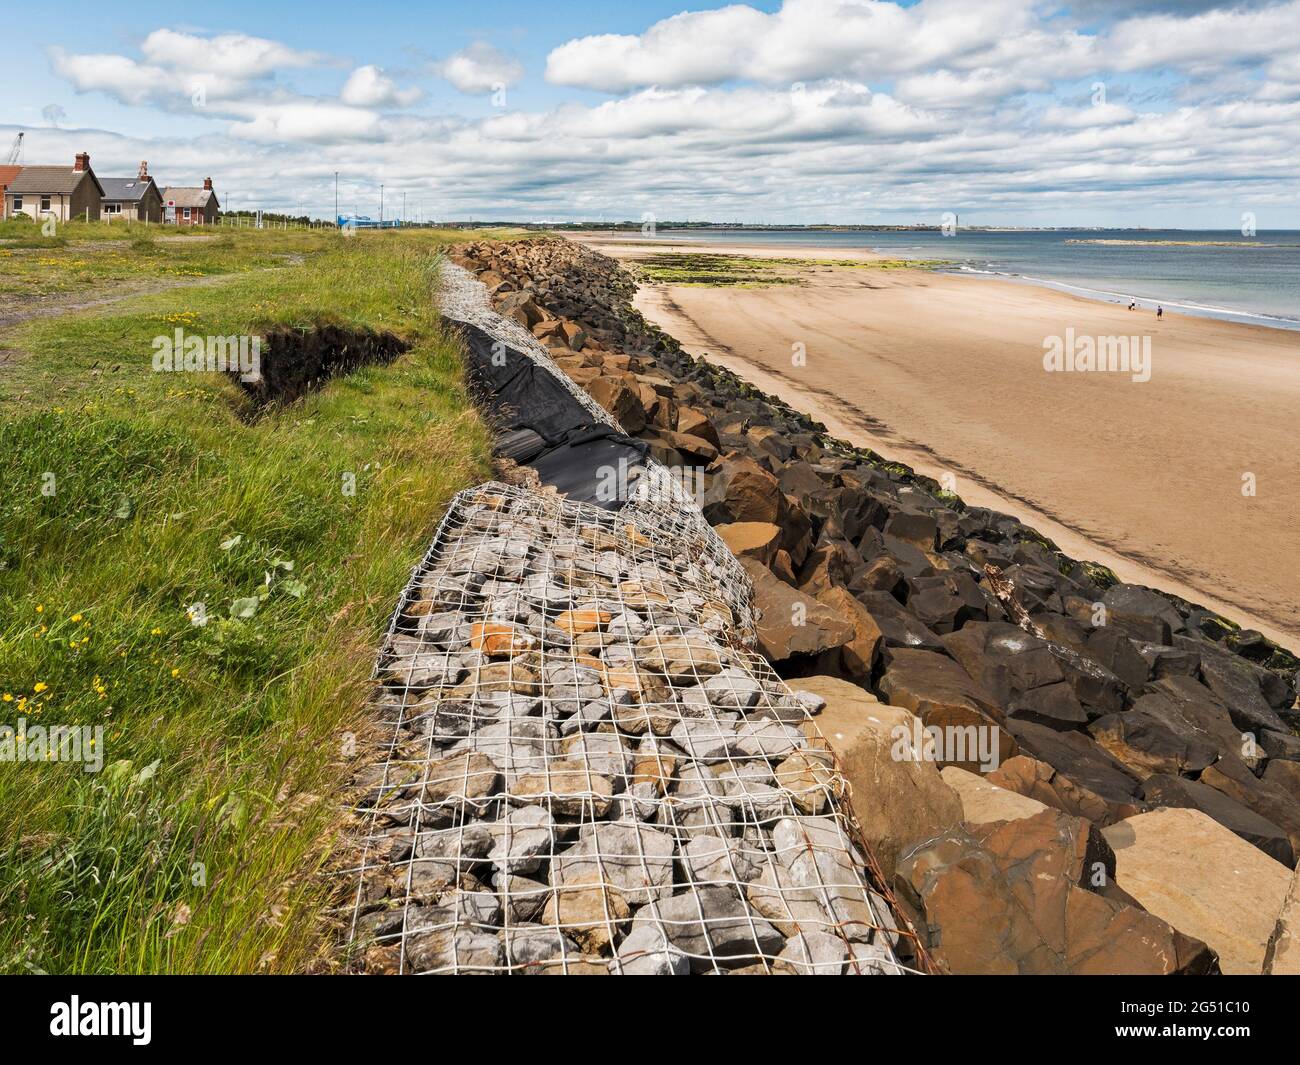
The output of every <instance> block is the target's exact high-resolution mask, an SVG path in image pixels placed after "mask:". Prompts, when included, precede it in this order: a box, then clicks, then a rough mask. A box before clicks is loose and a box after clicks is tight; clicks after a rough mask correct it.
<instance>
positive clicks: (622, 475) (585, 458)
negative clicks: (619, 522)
mask: <svg viewBox="0 0 1300 1065" xmlns="http://www.w3.org/2000/svg"><path fill="white" fill-rule="evenodd" d="M648 451H649V447H648V446H647V445H645V444H643V443H642V442H641V441H640V440H633V439H632V438H631V437H630V436H624V435H623V434H622V433H620V432H619V431H618V430H617V429H615V428H613V427H612V426H609V425H593V426H591V427H590V428H588V429H585V430H580V431H578V432H575V433H574V434H573V435H572V436H570V437H569V439H568V440H566V441H565V442H564V443H563V444H561V445H560V446H559V447H553V448H550V449H549V450H547V451H544V452H543V453H542V454H541V455H539V456H538V457H537V458H535V459H533V460H532V461H531V462H530V463H528V465H529V466H531V467H532V468H533V469H535V470H536V471H537V476H538V477H539V478H541V481H542V483H543V484H549V485H554V486H555V488H556V489H558V490H559V491H560V492H562V493H564V495H566V496H568V497H569V498H570V499H573V500H576V501H578V502H581V503H594V504H595V505H596V506H598V507H601V508H603V509H605V510H620V509H622V507H623V504H624V503H626V502H627V498H626V493H627V489H628V486H629V484H630V480H631V478H630V477H629V474H631V473H632V471H634V470H637V469H641V468H644V467H645V464H646V454H647V452H648Z"/></svg>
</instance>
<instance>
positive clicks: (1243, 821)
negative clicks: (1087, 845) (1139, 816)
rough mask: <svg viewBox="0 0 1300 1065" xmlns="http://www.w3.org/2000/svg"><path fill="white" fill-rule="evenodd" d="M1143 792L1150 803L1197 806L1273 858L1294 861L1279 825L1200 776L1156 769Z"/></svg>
mask: <svg viewBox="0 0 1300 1065" xmlns="http://www.w3.org/2000/svg"><path fill="white" fill-rule="evenodd" d="M1142 794H1143V796H1144V797H1145V798H1146V801H1147V803H1148V804H1149V805H1151V806H1172V807H1176V808H1178V809H1186V810H1197V811H1199V812H1201V813H1203V814H1205V815H1206V816H1207V817H1210V818H1212V819H1213V820H1215V821H1217V822H1218V823H1219V824H1220V825H1222V826H1223V827H1224V828H1226V829H1227V830H1228V831H1230V832H1233V833H1235V834H1236V835H1238V836H1240V837H1241V838H1242V839H1244V840H1245V841H1246V842H1247V843H1251V844H1253V845H1254V846H1256V847H1258V848H1259V849H1260V850H1262V851H1263V852H1264V853H1265V854H1267V855H1269V857H1271V858H1272V859H1273V860H1274V861H1277V862H1279V863H1281V864H1283V865H1286V866H1288V867H1289V866H1291V865H1294V864H1295V852H1294V851H1292V849H1291V840H1290V838H1289V837H1288V836H1287V834H1286V832H1285V831H1284V830H1283V829H1282V828H1281V827H1280V826H1278V825H1275V824H1273V822H1272V821H1269V820H1267V819H1266V818H1263V817H1261V816H1260V815H1259V814H1257V813H1255V811H1254V810H1251V809H1250V808H1249V807H1247V806H1243V805H1242V804H1241V803H1239V802H1238V801H1237V800H1236V799H1234V798H1232V797H1231V796H1228V795H1225V794H1224V793H1223V792H1221V791H1219V790H1218V789H1217V788H1212V787H1210V786H1209V785H1208V784H1202V783H1201V782H1200V781H1199V780H1188V779H1187V778H1186V777H1177V776H1172V775H1170V774H1166V773H1159V774H1156V775H1154V776H1150V777H1148V778H1147V779H1146V780H1145V781H1144V782H1143V784H1142Z"/></svg>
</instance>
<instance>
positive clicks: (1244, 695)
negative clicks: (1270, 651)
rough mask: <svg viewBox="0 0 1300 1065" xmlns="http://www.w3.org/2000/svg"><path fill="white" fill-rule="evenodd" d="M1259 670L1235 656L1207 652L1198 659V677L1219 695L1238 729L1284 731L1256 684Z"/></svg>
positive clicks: (1283, 723)
mask: <svg viewBox="0 0 1300 1065" xmlns="http://www.w3.org/2000/svg"><path fill="white" fill-rule="evenodd" d="M1260 672H1261V671H1260V669H1259V667H1258V666H1255V665H1252V664H1251V663H1249V662H1243V661H1242V660H1241V659H1240V658H1237V657H1236V656H1235V655H1230V654H1224V653H1217V654H1207V655H1205V656H1204V657H1203V658H1202V659H1201V677H1202V678H1203V679H1204V680H1205V685H1206V687H1207V688H1209V689H1210V691H1212V692H1214V694H1215V695H1217V696H1218V697H1219V699H1220V700H1221V701H1222V703H1223V705H1224V706H1226V707H1227V708H1228V713H1229V714H1231V715H1232V721H1233V724H1235V725H1237V726H1238V727H1239V728H1241V729H1245V730H1249V731H1252V732H1253V731H1255V730H1256V729H1265V728H1267V729H1274V730H1275V731H1277V732H1286V731H1288V730H1287V727H1286V722H1284V721H1283V720H1282V719H1281V718H1280V717H1279V716H1278V713H1277V711H1276V710H1274V709H1273V708H1272V707H1271V706H1269V705H1268V700H1266V699H1265V698H1264V692H1263V689H1262V688H1261V687H1260V684H1259V674H1260Z"/></svg>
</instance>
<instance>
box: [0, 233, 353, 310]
mask: <svg viewBox="0 0 1300 1065" xmlns="http://www.w3.org/2000/svg"><path fill="white" fill-rule="evenodd" d="M6 233H8V234H13V235H14V236H13V238H12V239H13V240H14V243H12V244H5V243H3V242H0V305H3V304H5V303H6V302H8V301H10V300H14V299H28V298H32V297H48V296H56V297H71V296H73V295H76V294H78V293H84V294H86V295H94V294H96V293H97V291H98V290H100V289H104V288H109V287H110V286H118V287H119V288H120V286H121V285H122V284H123V283H124V282H153V281H165V282H171V283H176V282H177V281H180V282H181V283H184V282H185V281H186V280H187V279H194V278H203V277H210V276H214V275H219V274H229V273H238V272H243V271H248V270H259V269H266V268H270V267H276V266H283V265H285V264H286V263H288V262H294V261H297V259H298V258H300V257H301V256H302V255H303V254H306V253H309V252H311V251H313V250H317V249H320V248H323V247H325V246H327V243H328V241H329V240H330V239H332V238H333V237H335V236H337V234H336V233H333V232H329V231H319V230H317V231H311V230H298V231H295V230H288V231H282V232H280V233H274V234H272V233H257V234H255V236H256V238H258V239H254V238H250V237H249V236H248V235H247V234H246V233H241V232H240V231H239V230H221V229H214V230H210V231H208V232H206V233H201V234H182V235H180V236H178V235H177V234H176V232H175V229H174V227H173V228H172V230H171V231H170V232H168V231H167V230H165V229H164V228H163V227H161V226H150V227H147V228H146V227H144V226H133V227H131V228H130V229H128V228H127V227H126V226H125V225H123V224H122V223H120V222H119V223H117V224H109V223H104V222H89V223H87V222H73V223H69V224H68V225H65V226H62V227H60V228H59V229H58V230H57V231H56V233H55V234H54V235H53V236H50V237H44V236H42V235H41V230H40V227H38V226H37V225H36V224H35V223H34V222H25V221H23V220H21V219H19V220H13V219H10V220H9V221H6V222H0V236H3V235H4V234H6Z"/></svg>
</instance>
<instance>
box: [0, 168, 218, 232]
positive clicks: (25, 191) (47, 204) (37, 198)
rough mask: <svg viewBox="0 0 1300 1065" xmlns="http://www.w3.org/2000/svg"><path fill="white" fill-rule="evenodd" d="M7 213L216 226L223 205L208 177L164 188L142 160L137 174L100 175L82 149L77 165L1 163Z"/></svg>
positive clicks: (64, 219) (0, 189)
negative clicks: (198, 184) (197, 184)
mask: <svg viewBox="0 0 1300 1065" xmlns="http://www.w3.org/2000/svg"><path fill="white" fill-rule="evenodd" d="M0 193H3V196H4V214H3V217H5V218H16V217H17V216H18V215H24V214H25V215H28V216H29V217H31V218H35V219H43V218H49V217H53V218H55V219H56V220H58V221H60V222H67V221H70V220H72V219H85V220H87V221H91V222H95V221H99V220H101V219H102V220H103V221H106V222H111V221H115V220H118V219H120V220H122V221H125V222H154V223H157V224H160V225H161V224H164V223H166V224H169V225H170V224H174V225H178V226H201V225H212V224H213V223H214V222H216V220H217V212H218V211H220V210H221V205H220V204H219V203H218V202H217V194H216V193H215V192H214V191H213V189H212V179H211V178H205V179H204V181H203V186H202V188H193V187H187V186H183V185H168V186H167V187H166V188H163V189H160V188H159V187H158V185H157V183H156V182H155V181H154V179H153V178H152V177H151V176H150V175H149V164H148V163H147V162H142V163H141V164H140V170H139V172H138V173H137V174H136V175H135V177H130V178H116V177H99V176H98V175H96V173H95V171H94V170H92V169H91V166H90V155H89V154H88V153H86V152H78V153H77V155H76V157H75V158H74V160H73V163H72V166H71V167H70V168H69V167H66V166H0Z"/></svg>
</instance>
